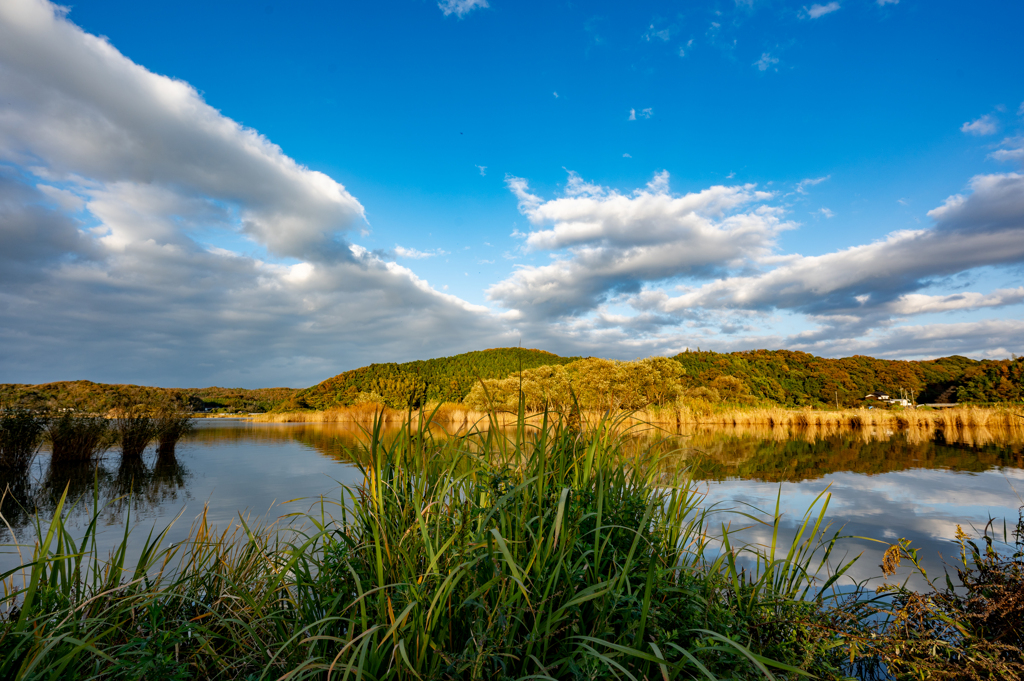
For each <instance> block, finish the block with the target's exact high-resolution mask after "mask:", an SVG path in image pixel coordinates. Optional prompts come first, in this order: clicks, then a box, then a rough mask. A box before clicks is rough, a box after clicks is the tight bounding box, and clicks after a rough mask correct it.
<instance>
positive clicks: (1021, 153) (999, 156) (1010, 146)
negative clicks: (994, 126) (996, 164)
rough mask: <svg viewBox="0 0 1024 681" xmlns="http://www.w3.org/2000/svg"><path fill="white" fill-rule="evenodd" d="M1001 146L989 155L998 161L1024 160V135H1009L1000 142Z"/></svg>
mask: <svg viewBox="0 0 1024 681" xmlns="http://www.w3.org/2000/svg"><path fill="white" fill-rule="evenodd" d="M999 146H1000V148H999V149H996V150H995V151H993V152H992V153H991V154H989V155H988V157H989V158H991V159H994V160H996V161H1024V135H1018V136H1017V137H1007V138H1006V139H1004V140H1003V141H1002V142H1000V143H999Z"/></svg>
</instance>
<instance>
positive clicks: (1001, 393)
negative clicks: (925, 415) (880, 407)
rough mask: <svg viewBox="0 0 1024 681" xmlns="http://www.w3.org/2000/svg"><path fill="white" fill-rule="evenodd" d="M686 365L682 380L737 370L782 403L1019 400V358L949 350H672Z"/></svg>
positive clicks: (1023, 368)
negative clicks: (916, 357)
mask: <svg viewBox="0 0 1024 681" xmlns="http://www.w3.org/2000/svg"><path fill="white" fill-rule="evenodd" d="M673 359H675V360H676V361H678V362H679V363H680V364H681V365H682V367H683V368H684V369H685V370H686V385H687V387H697V386H703V385H709V384H710V383H711V382H712V381H714V380H715V379H716V378H718V377H720V376H735V377H737V378H739V379H741V380H743V382H744V383H745V384H746V385H747V386H748V387H749V389H750V392H751V394H752V395H753V396H754V397H755V398H757V399H759V400H765V401H768V402H772V403H775V404H780V405H784V406H791V407H799V406H816V405H823V404H825V405H827V404H835V403H836V402H837V401H838V403H839V406H842V407H855V406H858V405H860V404H862V403H863V401H864V396H865V395H867V394H869V393H873V392H876V391H884V392H887V393H889V394H890V395H891V396H893V397H900V396H906V397H907V398H908V399H911V400H913V401H915V402H917V403H919V404H927V403H933V402H1006V401H1013V400H1019V399H1021V397H1022V393H1021V377H1022V373H1024V358H1018V357H1014V359H1012V360H981V361H978V360H973V359H970V358H967V357H961V356H959V355H954V356H952V357H942V358H939V359H933V360H925V361H904V360H886V359H875V358H874V357H867V356H864V355H855V356H853V357H844V358H842V359H828V358H825V357H815V356H814V355H811V354H808V353H806V352H795V351H792V350H751V351H745V352H734V353H728V354H723V353H717V352H684V353H682V354H679V355H676V356H675V357H673Z"/></svg>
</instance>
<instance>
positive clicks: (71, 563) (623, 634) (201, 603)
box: [0, 412, 1011, 681]
mask: <svg viewBox="0 0 1024 681" xmlns="http://www.w3.org/2000/svg"><path fill="white" fill-rule="evenodd" d="M384 426H385V423H384V421H383V419H380V418H378V419H376V420H375V421H374V422H373V423H372V425H371V427H369V428H367V429H366V431H365V433H364V440H363V442H362V443H361V444H360V445H359V446H358V447H357V448H355V449H354V450H353V451H351V452H350V455H351V458H352V460H354V461H356V462H358V465H359V466H360V467H361V469H362V472H363V475H364V482H363V484H361V485H360V486H358V487H356V488H343V490H342V494H341V496H340V498H339V499H337V500H335V501H333V502H329V501H327V500H326V499H323V498H321V499H319V500H317V501H316V502H315V503H314V504H313V505H312V506H311V507H309V510H307V511H306V512H304V513H296V514H292V515H291V516H286V517H284V518H282V520H281V521H279V522H280V523H282V524H270V525H268V524H262V523H260V522H253V521H252V520H251V519H248V518H243V517H239V519H238V522H237V523H236V524H234V525H233V526H231V527H228V528H225V529H221V530H217V529H215V528H213V527H211V526H210V525H209V523H208V522H207V520H206V517H205V514H204V515H202V516H200V517H199V518H198V519H197V520H196V521H195V522H194V524H193V525H192V527H191V530H190V532H189V535H188V537H187V539H185V540H184V541H181V542H178V543H176V544H174V545H172V546H165V540H166V537H167V532H168V529H164V530H162V531H159V532H158V531H151V532H150V533H149V534H148V535H147V536H146V537H145V539H144V540H142V541H136V540H135V539H131V540H130V538H129V529H128V525H127V523H126V525H125V529H124V538H123V540H122V542H121V543H120V544H119V545H118V546H117V548H115V549H114V551H113V552H112V553H111V555H109V556H101V555H100V554H99V550H98V548H97V544H98V542H97V541H96V537H97V532H98V531H99V528H100V524H101V522H100V519H101V518H102V511H103V509H101V508H100V507H99V502H98V499H99V497H100V495H99V494H98V492H96V491H94V493H93V494H91V495H89V494H83V495H82V496H81V497H80V498H79V499H78V500H77V501H72V500H69V499H70V496H69V495H68V492H67V491H65V492H64V493H63V494H62V495H58V496H57V497H56V499H55V507H54V509H53V511H54V512H53V513H52V520H51V521H50V522H49V524H48V525H44V524H43V523H42V522H41V521H40V520H39V519H38V518H37V519H36V523H35V531H36V535H37V539H36V542H35V545H34V547H32V549H31V551H30V552H29V554H30V555H29V554H26V555H25V556H24V562H25V565H24V566H23V567H22V568H19V569H18V570H14V571H12V572H10V573H8V574H6V575H3V580H4V594H3V599H2V601H0V615H2V618H0V677H2V678H11V679H37V678H38V679H42V678H47V679H54V678H131V679H138V678H167V679H208V678H209V679H307V678H309V679H312V678H315V679H365V680H367V681H369V680H374V681H377V680H384V679H409V680H412V679H484V678H487V679H494V680H495V681H497V680H502V679H520V678H533V679H572V680H577V679H612V678H618V679H630V680H631V681H639V680H640V679H675V678H703V679H714V678H731V679H744V678H780V677H784V678H794V679H795V678H801V677H808V676H812V675H813V676H815V677H817V678H841V677H843V676H844V675H846V674H847V673H848V672H849V671H850V670H851V669H855V668H857V669H865V670H869V671H871V670H877V669H880V668H882V667H884V665H885V664H887V663H886V661H885V660H886V659H887V658H884V655H885V654H889V653H891V650H889V649H888V648H886V647H885V646H884V645H883V643H882V641H883V640H885V641H890V643H891V641H892V640H895V639H892V638H891V637H890V638H889V639H886V638H885V636H889V633H888V632H890V631H895V630H896V628H894V627H893V626H891V625H890V626H889V628H888V629H885V628H881V625H876V624H873V623H872V622H873V621H880V620H882V619H884V617H885V613H886V612H889V613H893V617H894V618H896V620H897V621H898V618H899V617H900V615H899V612H900V611H899V610H898V608H896V609H890V610H889V611H885V610H884V608H885V602H884V601H880V600H875V601H872V600H870V599H868V600H866V601H865V599H862V598H859V596H860V595H861V594H860V593H859V592H858V593H855V594H853V596H850V595H843V593H842V592H841V591H839V590H837V589H836V586H837V584H838V580H840V579H841V578H842V577H843V575H844V573H845V571H846V570H847V569H848V568H849V567H850V565H851V564H852V563H851V562H847V563H841V564H839V565H838V566H837V567H836V568H835V569H831V570H830V569H828V565H829V559H830V556H831V554H832V553H833V549H834V547H835V546H836V542H837V541H838V539H839V537H838V534H837V533H836V532H833V531H831V530H830V528H829V527H828V525H827V522H826V521H825V517H826V511H827V505H828V495H827V493H823V494H822V495H821V496H820V497H819V498H818V499H816V500H815V502H814V504H813V505H812V507H811V508H810V509H809V510H808V512H807V513H806V515H805V516H804V517H803V518H802V520H800V521H798V522H797V523H796V529H795V531H794V532H793V534H790V533H788V532H785V531H784V527H786V524H785V523H784V522H783V519H782V517H781V514H780V512H779V508H778V506H777V507H776V509H775V512H774V513H771V512H769V513H767V514H761V513H757V512H753V511H751V512H745V513H735V512H726V511H723V510H717V509H709V508H705V507H703V506H702V501H703V499H702V497H701V496H700V495H699V494H697V493H696V492H695V491H694V487H693V485H692V484H691V481H690V479H689V478H688V477H687V474H686V472H685V471H679V470H673V469H671V468H666V467H663V466H660V465H659V462H658V461H657V460H656V458H654V457H650V456H647V457H645V456H642V455H641V454H642V453H639V452H638V453H635V454H634V453H633V452H634V450H631V449H629V448H627V447H625V446H624V441H625V440H624V438H625V437H627V436H628V431H629V428H628V426H627V425H625V424H623V423H621V422H620V421H618V420H616V419H611V418H606V419H605V420H603V421H598V422H597V423H596V424H592V427H590V428H585V427H582V426H581V427H580V428H568V427H564V426H563V425H562V424H561V423H558V422H551V421H549V420H548V419H542V420H541V422H540V423H539V424H537V425H536V426H533V425H531V424H530V423H528V422H527V420H526V418H525V416H524V415H523V414H522V412H520V415H519V418H518V419H517V423H516V425H515V427H514V429H512V430H511V431H508V430H505V431H503V430H502V429H500V428H497V427H491V428H488V429H486V430H480V429H476V430H473V431H471V432H469V433H467V434H464V435H462V436H458V437H447V438H443V439H442V438H436V437H434V435H433V433H432V431H431V427H430V419H428V418H422V419H418V420H415V421H407V422H406V424H405V427H404V428H402V429H401V431H400V432H399V433H398V434H397V435H396V436H394V437H388V438H385V437H384V436H383V433H384ZM97 484H98V483H97ZM90 502H91V507H90V508H88V509H87V510H88V513H87V514H86V518H87V519H88V521H87V524H86V529H85V531H84V533H81V534H80V536H76V535H75V533H73V532H72V530H71V526H70V524H69V522H68V517H69V515H71V514H72V513H73V509H72V510H69V507H70V506H75V505H76V504H77V505H81V506H89V504H90ZM126 503H129V504H131V503H133V502H132V501H131V498H130V496H129V497H128V501H127V502H126ZM124 517H125V518H126V519H127V518H130V517H131V513H130V512H128V513H125V514H124ZM751 525H755V526H758V527H761V528H763V529H765V530H767V531H768V532H767V535H768V536H769V537H770V539H769V540H768V541H767V542H766V543H765V544H764V545H755V544H741V543H738V540H737V537H738V536H740V535H739V534H737V532H738V527H742V526H751ZM902 550H903V551H904V552H905V553H906V551H907V550H908V548H907V547H906V546H904V547H903V549H902ZM132 551H134V552H135V555H138V556H139V557H138V559H137V560H135V561H134V564H132V561H130V560H129V558H128V557H129V555H130V554H131V553H132ZM965 555H966V554H965ZM970 560H971V559H970V558H969V557H965V561H967V562H969V561H970ZM897 600H898V599H897ZM880 612H882V615H883V616H882V617H880V616H879V613H880ZM872 618H873V619H872ZM872 627H874V628H872ZM872 633H874V634H875V635H876V636H875V637H872V636H871V635H870V634H872ZM928 635H931V634H928ZM876 639H877V640H876ZM933 639H934V636H933ZM901 640H902V639H901ZM921 640H922V641H924V640H926V638H924V637H923V638H922V639H921ZM929 640H932V639H929ZM857 665H860V666H859V667H858V666H857ZM892 668H893V669H895V668H896V667H892ZM1005 678H1011V677H1005Z"/></svg>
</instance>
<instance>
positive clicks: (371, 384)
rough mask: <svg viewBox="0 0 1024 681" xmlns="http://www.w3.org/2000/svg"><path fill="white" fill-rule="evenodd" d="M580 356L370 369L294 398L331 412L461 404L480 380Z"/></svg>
mask: <svg viewBox="0 0 1024 681" xmlns="http://www.w3.org/2000/svg"><path fill="white" fill-rule="evenodd" d="M578 359H580V358H579V357H559V356H558V355H556V354H554V353H551V352H545V351H544V350H531V349H528V348H496V349H491V350H478V351H475V352H466V353H463V354H461V355H453V356H452V357H439V358H437V359H427V360H417V361H415V362H405V363H403V364H393V363H388V364H371V365H370V366H366V367H362V368H360V369H353V370H351V371H346V372H344V373H342V374H338V375H337V376H334V377H332V378H328V379H327V380H326V381H324V382H322V383H319V384H317V385H315V386H313V387H312V388H309V389H307V390H304V391H302V392H301V393H299V394H298V395H296V396H295V399H294V406H296V407H308V408H313V409H326V408H328V407H330V406H332V405H351V404H355V403H356V402H359V401H377V402H383V403H384V404H387V405H388V406H391V407H395V408H399V409H401V408H405V407H406V406H409V405H414V406H419V405H420V404H423V403H425V402H461V401H462V400H463V399H464V398H465V397H466V395H468V394H469V391H470V390H471V389H472V388H473V384H474V383H476V381H478V380H479V379H481V378H505V377H506V376H509V375H511V374H513V373H515V372H517V371H519V370H520V369H533V368H535V367H540V366H550V365H553V364H568V363H570V362H574V361H576V360H578Z"/></svg>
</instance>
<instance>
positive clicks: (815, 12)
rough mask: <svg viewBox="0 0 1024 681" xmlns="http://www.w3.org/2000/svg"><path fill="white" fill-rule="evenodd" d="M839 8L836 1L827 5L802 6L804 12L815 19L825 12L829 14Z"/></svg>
mask: <svg viewBox="0 0 1024 681" xmlns="http://www.w3.org/2000/svg"><path fill="white" fill-rule="evenodd" d="M838 9H839V3H838V2H830V3H828V4H827V5H811V6H810V8H808V7H806V6H805V7H804V13H805V14H806V15H807V16H808V17H809V18H811V19H817V18H818V17H823V16H825V15H826V14H831V13H832V12H835V11H837V10H838Z"/></svg>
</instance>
